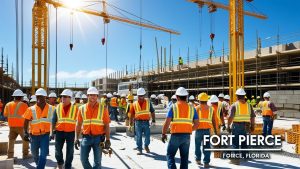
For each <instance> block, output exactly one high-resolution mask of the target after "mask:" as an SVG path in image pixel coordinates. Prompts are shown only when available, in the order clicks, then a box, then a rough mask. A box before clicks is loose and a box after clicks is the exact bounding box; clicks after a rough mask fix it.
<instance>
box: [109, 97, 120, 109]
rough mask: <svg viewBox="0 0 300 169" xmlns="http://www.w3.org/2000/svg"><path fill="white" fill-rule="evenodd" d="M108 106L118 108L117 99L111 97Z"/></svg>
mask: <svg viewBox="0 0 300 169" xmlns="http://www.w3.org/2000/svg"><path fill="white" fill-rule="evenodd" d="M110 106H111V107H118V103H117V98H116V97H113V98H111V99H110Z"/></svg>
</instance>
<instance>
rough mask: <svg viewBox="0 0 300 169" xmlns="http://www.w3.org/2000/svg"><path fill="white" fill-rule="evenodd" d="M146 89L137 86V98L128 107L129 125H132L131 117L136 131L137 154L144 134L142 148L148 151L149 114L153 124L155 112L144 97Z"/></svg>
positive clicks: (139, 151)
mask: <svg viewBox="0 0 300 169" xmlns="http://www.w3.org/2000/svg"><path fill="white" fill-rule="evenodd" d="M145 95H146V91H145V89H144V88H139V89H138V90H137V96H138V100H137V101H135V102H134V103H133V104H132V106H131V107H130V111H129V112H130V126H133V119H134V122H135V133H136V145H137V151H138V152H137V155H141V154H142V149H143V148H142V144H143V141H142V136H143V133H144V134H145V142H144V149H145V151H146V152H147V153H150V149H149V144H150V128H149V127H150V126H149V120H150V114H151V118H152V122H151V125H153V126H154V125H155V114H154V111H155V110H154V108H153V106H152V103H151V102H150V101H149V100H148V99H145Z"/></svg>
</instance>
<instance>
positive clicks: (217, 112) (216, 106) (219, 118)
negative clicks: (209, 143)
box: [209, 95, 226, 135]
mask: <svg viewBox="0 0 300 169" xmlns="http://www.w3.org/2000/svg"><path fill="white" fill-rule="evenodd" d="M209 102H210V103H211V106H212V107H213V110H214V114H213V118H214V119H215V122H216V123H215V124H216V126H215V127H216V131H217V132H216V133H215V134H217V135H220V127H221V126H222V130H226V126H225V121H224V118H223V113H222V108H221V106H220V103H219V98H218V97H217V96H216V95H211V96H210V99H209Z"/></svg>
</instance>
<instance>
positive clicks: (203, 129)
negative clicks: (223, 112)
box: [195, 93, 216, 168]
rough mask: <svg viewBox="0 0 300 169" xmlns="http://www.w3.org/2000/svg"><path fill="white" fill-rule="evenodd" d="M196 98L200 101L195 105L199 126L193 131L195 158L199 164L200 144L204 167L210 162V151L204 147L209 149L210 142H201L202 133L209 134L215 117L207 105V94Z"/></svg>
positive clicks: (213, 127)
mask: <svg viewBox="0 0 300 169" xmlns="http://www.w3.org/2000/svg"><path fill="white" fill-rule="evenodd" d="M198 100H199V101H200V105H199V106H197V107H196V111H197V114H198V117H199V126H198V129H197V130H196V133H195V158H196V159H195V160H196V163H197V164H198V165H202V164H201V149H200V148H201V144H202V150H203V154H204V159H203V162H204V168H208V167H209V163H210V154H211V152H210V151H205V150H204V149H207V148H208V149H209V148H210V144H207V143H206V144H203V139H204V135H210V130H211V129H214V130H213V131H215V133H216V128H215V126H216V125H215V119H214V118H213V113H214V111H213V108H212V107H211V106H208V105H207V101H208V95H207V94H206V93H201V94H200V95H198Z"/></svg>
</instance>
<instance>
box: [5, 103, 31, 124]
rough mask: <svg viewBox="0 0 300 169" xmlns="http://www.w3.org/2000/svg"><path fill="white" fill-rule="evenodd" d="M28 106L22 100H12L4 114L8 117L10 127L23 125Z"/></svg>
mask: <svg viewBox="0 0 300 169" xmlns="http://www.w3.org/2000/svg"><path fill="white" fill-rule="evenodd" d="M27 108H28V106H27V104H25V103H23V102H21V101H11V102H9V103H7V104H6V106H5V108H4V116H5V117H7V120H8V126H9V127H23V126H24V118H23V115H24V113H25V112H26V110H27Z"/></svg>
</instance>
